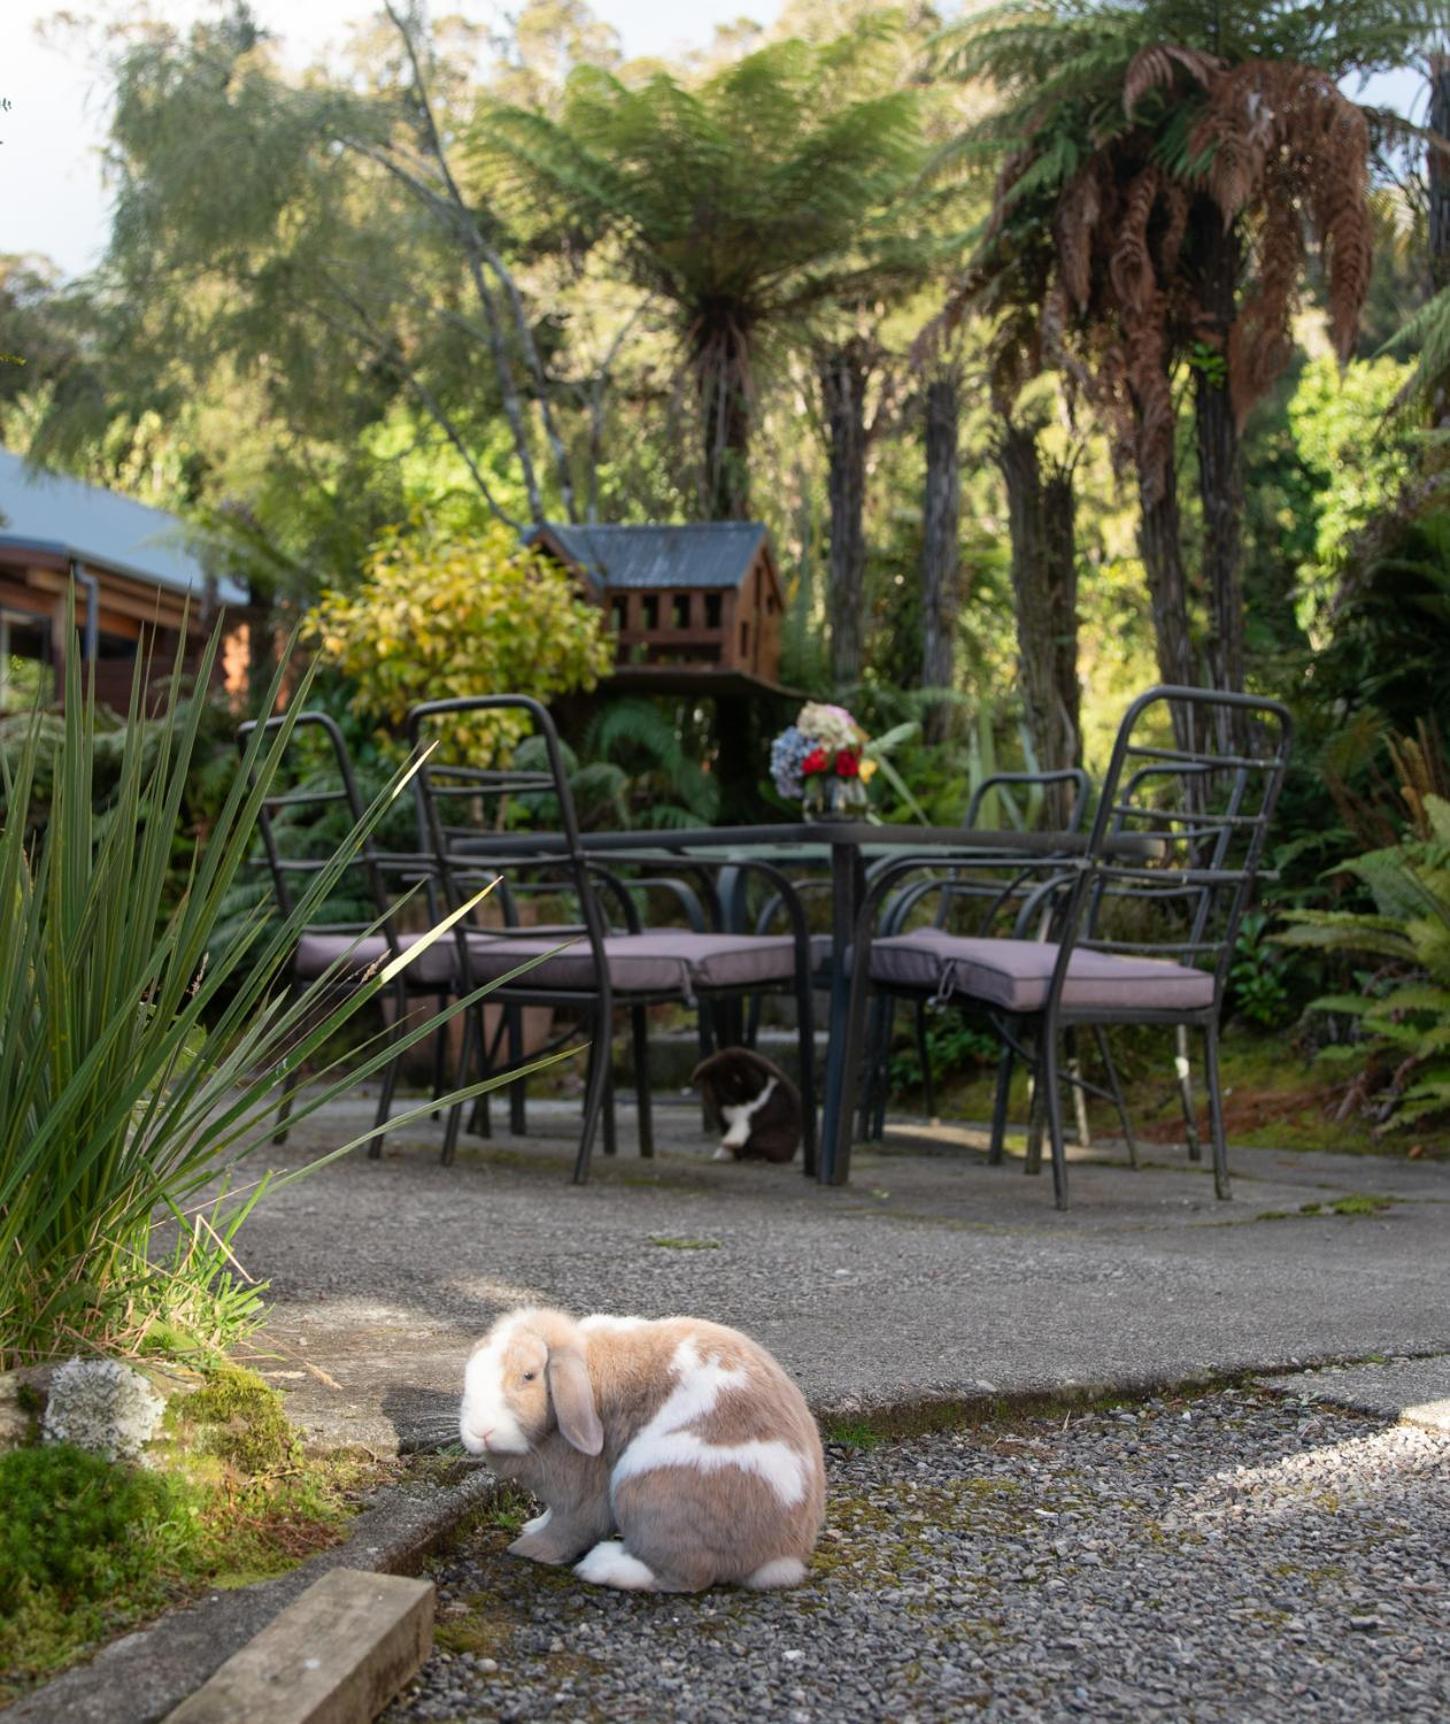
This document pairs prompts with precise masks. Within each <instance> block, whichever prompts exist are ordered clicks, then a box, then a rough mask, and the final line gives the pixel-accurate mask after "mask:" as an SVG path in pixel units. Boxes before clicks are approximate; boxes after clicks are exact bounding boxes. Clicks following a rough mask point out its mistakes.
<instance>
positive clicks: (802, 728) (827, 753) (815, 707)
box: [770, 701, 876, 818]
mask: <svg viewBox="0 0 1450 1724" xmlns="http://www.w3.org/2000/svg"><path fill="white" fill-rule="evenodd" d="M866 741H867V738H866V733H865V731H864V730H862V728H861V726H860V725H859V724H857V722H856V720H855V719H854V718H852V717H851V715H850V713H849V712H847V711H846V709H845V707H843V706H826V705H825V704H823V703H822V702H820V701H810V702H808V703H807V704H806V705H805V706H803V707H802V708H801V710H800V715H799V716H798V717H797V719H796V721H795V723H794V724H793V725H791V726H790V727H789V729H787V730H783V731H781V733H780V735H779V736H778V737H776V739H775V741H774V742H772V743H771V745H770V776H771V778H772V779H773V780H774V781H775V788H776V789H777V790H778V791H779V792H780V794H781V795H782V796H787V797H790V798H791V799H792V800H796V799H799V801H800V802H801V804H802V806H803V807H804V809H805V811H806V813H807V814H822V815H827V816H832V815H833V816H836V817H838V818H845V817H847V816H849V815H851V814H852V813H855V812H858V811H859V810H861V809H864V808H865V807H866V805H867V798H866V785H867V782H868V781H869V779H870V777H871V774H872V773H873V772H875V770H876V762H875V761H874V760H868V759H867V758H866V754H865V748H866Z"/></svg>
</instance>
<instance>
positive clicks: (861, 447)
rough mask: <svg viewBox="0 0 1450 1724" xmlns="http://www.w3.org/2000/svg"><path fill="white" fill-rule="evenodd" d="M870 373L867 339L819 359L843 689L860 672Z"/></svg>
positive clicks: (834, 634) (836, 661) (834, 618)
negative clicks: (868, 385)
mask: <svg viewBox="0 0 1450 1724" xmlns="http://www.w3.org/2000/svg"><path fill="white" fill-rule="evenodd" d="M870 375H871V364H870V356H869V353H868V350H867V347H866V343H865V342H863V341H859V340H854V339H853V340H851V341H847V342H844V343H843V344H842V345H841V346H839V347H835V348H832V349H831V350H830V351H829V352H828V353H826V354H825V355H824V357H823V358H822V359H821V362H820V383H821V401H822V405H823V407H824V409H825V418H826V444H827V481H826V494H827V497H828V498H829V501H830V509H831V556H830V564H829V569H830V573H829V588H828V596H827V610H828V613H829V616H830V624H831V680H832V681H833V682H834V683H835V685H836V687H837V688H840V689H845V688H848V687H850V686H851V684H852V683H855V682H857V681H859V679H860V676H861V648H862V636H863V630H862V611H863V609H864V606H865V597H866V594H865V586H866V535H865V529H864V526H863V514H864V510H865V504H866V385H867V382H868V381H869V379H870Z"/></svg>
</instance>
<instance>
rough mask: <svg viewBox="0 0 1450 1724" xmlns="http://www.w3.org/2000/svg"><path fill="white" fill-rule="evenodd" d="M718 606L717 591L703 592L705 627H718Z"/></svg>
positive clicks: (719, 603) (719, 601)
mask: <svg viewBox="0 0 1450 1724" xmlns="http://www.w3.org/2000/svg"><path fill="white" fill-rule="evenodd" d="M720 606H721V600H720V595H719V593H706V594H705V627H706V628H707V629H718V628H719V627H720Z"/></svg>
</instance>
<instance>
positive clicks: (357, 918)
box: [237, 712, 457, 1157]
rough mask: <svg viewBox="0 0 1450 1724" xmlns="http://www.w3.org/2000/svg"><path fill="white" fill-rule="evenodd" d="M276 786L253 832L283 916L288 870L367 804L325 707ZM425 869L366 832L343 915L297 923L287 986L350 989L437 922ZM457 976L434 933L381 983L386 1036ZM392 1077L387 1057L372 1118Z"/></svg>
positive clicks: (281, 1115)
mask: <svg viewBox="0 0 1450 1724" xmlns="http://www.w3.org/2000/svg"><path fill="white" fill-rule="evenodd" d="M286 722H287V721H286V720H285V719H284V718H281V717H277V718H269V719H266V720H264V721H259V720H256V719H253V720H249V721H248V722H247V723H246V724H243V725H242V726H241V727H240V729H239V730H238V732H237V742H238V746H239V747H240V748H241V749H243V750H245V748H246V744H247V738H248V737H249V736H250V735H251V734H252V732H253V731H254V730H256V729H257V727H258V724H259V723H261V724H262V728H263V729H265V730H267V731H276V730H278V729H280V728H281V727H282V726H283V725H284V724H285V723H286ZM312 739H317V741H318V746H319V748H320V756H321V758H320V759H319V757H318V752H317V751H315V750H314V749H311V748H309V746H308V745H309V742H310V741H311V740H312ZM278 784H279V785H280V788H279V789H278V790H277V791H276V793H275V794H273V795H269V796H267V797H266V798H265V799H264V800H263V802H262V804H261V809H260V811H259V814H258V818H257V831H258V836H259V837H260V838H261V841H262V857H261V859H260V865H261V866H264V867H265V868H266V869H267V871H268V872H269V874H270V875H271V880H272V890H273V893H274V895H275V897H276V899H277V905H278V908H279V909H280V911H281V913H282V915H283V916H289V915H291V913H292V909H293V904H294V896H293V880H294V877H296V876H305V875H308V874H315V873H317V872H318V871H319V870H320V869H321V868H323V867H324V866H326V863H327V858H328V857H330V856H331V855H332V853H333V852H334V851H335V849H336V847H337V844H338V843H339V842H340V841H341V839H342V837H343V836H345V834H346V832H348V831H350V830H351V829H352V828H354V827H355V826H357V825H358V824H359V823H360V822H361V820H362V819H363V817H364V815H365V813H366V811H367V810H366V805H365V803H364V802H363V799H362V796H361V794H360V793H359V791H358V787H357V779H356V775H355V774H354V771H353V766H352V761H351V760H350V758H349V756H348V751H347V744H346V742H345V741H344V740H343V736H342V732H341V731H340V730H339V729H338V727H337V724H336V723H335V722H334V720H333V719H332V718H331V717H330V716H329V715H328V714H327V713H325V712H303V713H300V714H298V716H297V718H296V720H295V721H294V725H293V730H292V735H291V737H290V738H289V740H288V744H287V748H286V751H285V753H284V756H283V759H282V761H281V763H280V768H279V774H278ZM335 810H339V811H341V814H342V817H343V824H342V825H341V827H340V829H339V830H336V831H332V832H328V831H326V830H325V829H324V828H322V827H321V825H320V823H322V822H324V821H325V820H326V819H327V817H328V816H329V815H330V814H331V813H332V812H333V811H335ZM431 873H432V870H431V865H430V864H429V862H428V860H427V859H426V858H425V857H423V856H421V855H417V854H412V853H408V852H399V853H393V852H388V851H385V850H383V849H382V848H381V847H380V846H379V845H378V844H377V842H376V841H375V838H374V837H373V836H372V835H369V836H368V837H367V838H365V839H364V840H363V842H362V843H361V845H360V846H359V848H358V851H357V854H356V856H355V857H354V858H353V859H352V861H351V862H350V863H349V864H348V866H347V868H346V870H345V871H344V873H343V876H342V880H341V881H340V883H339V889H338V892H337V894H336V895H335V898H334V900H333V901H334V903H335V904H336V903H337V901H338V900H339V899H340V900H342V907H343V908H345V909H347V910H349V911H351V912H352V913H351V914H346V915H343V916H340V917H339V918H338V919H337V920H333V921H327V922H316V923H313V924H311V925H310V926H308V927H307V928H306V929H304V930H303V933H302V936H301V938H300V939H299V941H298V943H297V946H296V948H295V950H294V951H293V954H292V959H291V965H290V969H289V987H290V988H291V989H292V990H293V991H294V992H301V991H302V989H304V988H305V987H307V986H308V985H309V984H311V983H313V982H317V981H319V980H322V979H323V978H329V979H330V980H331V981H332V982H333V983H334V984H335V985H336V986H337V987H339V988H347V987H356V986H358V985H360V984H361V983H362V982H363V981H365V980H367V979H368V977H369V976H371V975H372V974H373V973H375V972H376V970H377V968H378V966H379V965H380V964H386V963H388V962H389V961H390V960H391V959H394V958H398V957H400V956H401V955H402V954H403V952H404V951H405V950H406V949H407V948H408V947H409V946H410V945H411V944H412V943H413V942H414V941H416V940H417V939H418V937H419V935H420V933H421V932H423V931H424V930H426V929H427V928H429V927H432V926H433V925H434V924H435V923H436V922H437V921H438V920H440V914H441V913H440V911H439V904H438V898H437V895H436V892H435V891H434V889H433V881H432V879H431ZM403 920H408V921H414V922H418V923H420V924H421V926H420V927H419V928H416V929H409V928H406V927H404V926H402V925H401V924H402V921H403ZM456 976H457V969H456V963H455V958H454V952H453V946H452V942H451V941H449V940H447V939H442V940H438V941H436V942H435V943H434V944H433V945H431V946H430V947H429V948H428V950H427V951H426V952H423V953H421V954H420V955H419V957H418V959H417V961H416V962H415V963H412V964H409V965H408V966H407V967H406V968H404V969H403V970H401V971H400V972H399V974H398V975H397V977H396V978H395V979H394V981H393V982H392V983H391V984H390V986H389V989H388V994H389V996H390V997H391V1000H392V1005H393V1022H392V1024H391V1025H390V1026H389V1029H388V1034H389V1036H390V1037H391V1038H392V1039H394V1040H396V1039H398V1038H399V1037H400V1036H401V1035H402V1034H403V1033H404V1032H405V1030H406V1029H407V1020H408V1018H409V1016H410V1014H411V1009H412V1007H413V1006H414V1004H415V1003H416V1002H417V1001H418V1000H420V999H432V1000H434V1001H436V1003H437V1005H438V1009H439V1010H440V1011H442V1010H444V1009H446V1007H447V1005H448V1002H449V999H450V998H451V997H452V996H453V994H454V992H455V991H456V987H455V984H456ZM445 1053H446V1048H445V1038H444V1036H443V1034H442V1033H441V1032H440V1033H439V1035H438V1037H437V1040H436V1044H435V1052H434V1070H433V1095H434V1099H435V1100H436V1099H437V1098H438V1097H439V1096H441V1095H442V1094H443V1090H444V1087H445V1085H444V1078H445V1075H446V1074H445V1063H446V1062H445ZM399 1058H401V1054H400V1055H399ZM397 1076H398V1059H394V1060H393V1061H391V1062H390V1063H389V1064H388V1065H387V1067H386V1068H385V1069H384V1072H383V1081H382V1089H381V1093H380V1094H379V1097H378V1106H377V1116H376V1124H378V1125H383V1124H385V1123H386V1121H387V1118H388V1115H389V1113H390V1112H391V1110H392V1103H393V1093H394V1090H395V1088H396V1085H397ZM299 1081H300V1073H299V1072H298V1071H297V1070H296V1069H295V1068H294V1069H293V1070H292V1071H290V1072H289V1073H288V1075H287V1077H286V1079H285V1080H284V1083H283V1090H282V1098H281V1103H280V1105H279V1108H278V1115H277V1130H276V1135H275V1137H274V1139H273V1141H274V1142H276V1143H285V1142H286V1139H287V1122H288V1119H289V1117H290V1115H291V1111H292V1096H293V1093H294V1092H295V1090H296V1088H297V1085H298V1083H299ZM381 1151H382V1144H381V1141H380V1140H377V1139H375V1140H374V1141H373V1143H372V1144H371V1145H370V1146H369V1151H368V1153H369V1154H370V1155H371V1156H373V1157H376V1156H378V1155H379V1154H381Z"/></svg>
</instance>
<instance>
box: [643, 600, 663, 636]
mask: <svg viewBox="0 0 1450 1724" xmlns="http://www.w3.org/2000/svg"><path fill="white" fill-rule="evenodd" d="M644 626H645V627H646V628H647V629H657V628H658V627H659V626H660V601H659V599H658V597H657V596H656V595H655V594H654V593H646V595H645V600H644Z"/></svg>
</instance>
